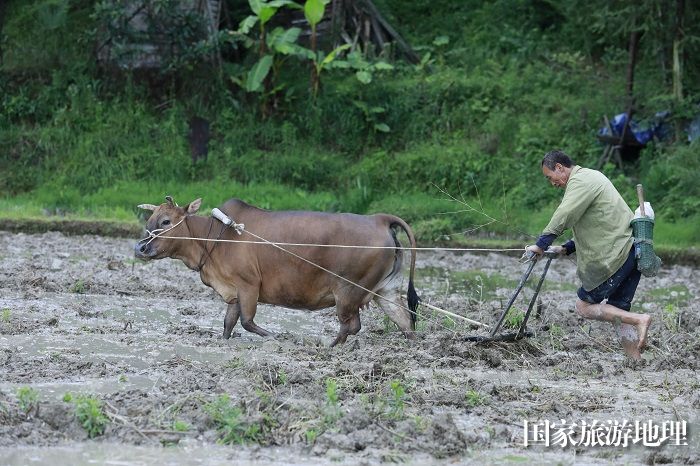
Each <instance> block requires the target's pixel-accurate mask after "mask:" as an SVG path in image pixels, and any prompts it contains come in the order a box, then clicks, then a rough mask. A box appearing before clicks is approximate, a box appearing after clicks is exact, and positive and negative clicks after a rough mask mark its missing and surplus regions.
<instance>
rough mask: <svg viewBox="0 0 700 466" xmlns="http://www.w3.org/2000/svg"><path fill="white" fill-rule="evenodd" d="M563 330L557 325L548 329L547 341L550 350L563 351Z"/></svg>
mask: <svg viewBox="0 0 700 466" xmlns="http://www.w3.org/2000/svg"><path fill="white" fill-rule="evenodd" d="M563 338H564V329H563V328H562V327H561V326H560V325H557V324H552V325H551V326H550V327H549V341H550V344H551V345H552V348H553V349H555V350H559V351H561V350H563V349H564V342H563Z"/></svg>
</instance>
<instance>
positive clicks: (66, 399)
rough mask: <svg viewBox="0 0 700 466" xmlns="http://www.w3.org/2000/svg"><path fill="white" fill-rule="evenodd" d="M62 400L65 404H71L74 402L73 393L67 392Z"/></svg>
mask: <svg viewBox="0 0 700 466" xmlns="http://www.w3.org/2000/svg"><path fill="white" fill-rule="evenodd" d="M62 399H63V402H64V403H70V402H71V401H73V394H72V393H71V392H66V393H64V395H63V398H62Z"/></svg>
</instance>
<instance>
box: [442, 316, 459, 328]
mask: <svg viewBox="0 0 700 466" xmlns="http://www.w3.org/2000/svg"><path fill="white" fill-rule="evenodd" d="M442 327H443V328H444V329H446V330H454V329H455V328H456V327H457V322H455V321H454V319H451V318H450V317H448V316H445V317H443V318H442Z"/></svg>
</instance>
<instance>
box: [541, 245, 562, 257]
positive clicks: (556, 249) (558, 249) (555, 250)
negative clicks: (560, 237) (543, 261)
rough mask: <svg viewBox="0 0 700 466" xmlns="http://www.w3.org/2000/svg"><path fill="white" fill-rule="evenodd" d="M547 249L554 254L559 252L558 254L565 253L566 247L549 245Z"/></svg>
mask: <svg viewBox="0 0 700 466" xmlns="http://www.w3.org/2000/svg"><path fill="white" fill-rule="evenodd" d="M538 249H539V248H538ZM547 251H551V252H553V253H555V254H559V255H560V256H565V255H566V248H565V247H564V246H550V247H549V249H547Z"/></svg>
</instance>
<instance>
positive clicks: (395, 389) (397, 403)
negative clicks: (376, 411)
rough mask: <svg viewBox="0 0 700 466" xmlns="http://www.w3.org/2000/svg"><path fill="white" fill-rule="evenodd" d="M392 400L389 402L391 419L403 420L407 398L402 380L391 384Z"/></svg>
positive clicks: (393, 381)
mask: <svg viewBox="0 0 700 466" xmlns="http://www.w3.org/2000/svg"><path fill="white" fill-rule="evenodd" d="M390 388H391V394H392V397H391V400H390V401H389V406H390V410H389V417H391V418H392V419H403V417H404V406H405V398H406V389H405V388H404V386H403V385H402V384H401V381H400V380H392V381H391V384H390Z"/></svg>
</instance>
